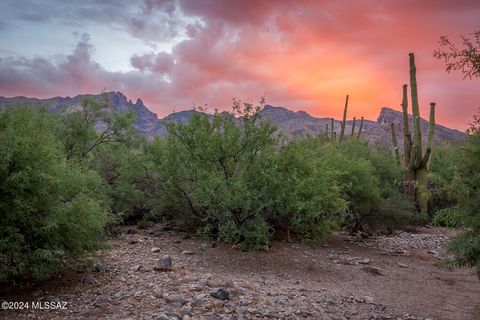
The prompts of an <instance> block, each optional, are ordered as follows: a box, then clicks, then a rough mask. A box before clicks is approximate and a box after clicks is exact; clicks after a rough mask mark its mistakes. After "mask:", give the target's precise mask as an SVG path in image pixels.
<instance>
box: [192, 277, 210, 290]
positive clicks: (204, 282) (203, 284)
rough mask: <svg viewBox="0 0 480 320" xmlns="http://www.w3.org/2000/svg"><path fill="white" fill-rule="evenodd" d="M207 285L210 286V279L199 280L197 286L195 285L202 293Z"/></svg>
mask: <svg viewBox="0 0 480 320" xmlns="http://www.w3.org/2000/svg"><path fill="white" fill-rule="evenodd" d="M207 284H208V278H202V279H200V280H198V282H197V284H196V285H195V288H196V289H197V290H199V291H200V290H202V289H203V288H205V287H206V286H207Z"/></svg>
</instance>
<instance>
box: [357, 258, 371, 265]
mask: <svg viewBox="0 0 480 320" xmlns="http://www.w3.org/2000/svg"><path fill="white" fill-rule="evenodd" d="M357 262H358V263H360V264H369V263H370V259H368V258H364V259H359V260H357Z"/></svg>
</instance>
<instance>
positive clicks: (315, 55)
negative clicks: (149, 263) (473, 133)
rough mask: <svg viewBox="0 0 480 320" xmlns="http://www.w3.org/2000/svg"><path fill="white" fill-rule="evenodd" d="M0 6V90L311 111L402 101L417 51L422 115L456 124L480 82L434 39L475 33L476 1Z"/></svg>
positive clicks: (370, 112) (168, 105)
mask: <svg viewBox="0 0 480 320" xmlns="http://www.w3.org/2000/svg"><path fill="white" fill-rule="evenodd" d="M132 2H135V1H130V0H118V1H114V0H103V1H102V0H84V1H61V0H58V1H56V0H38V1H33V0H14V1H10V0H3V1H2V2H1V4H0V96H5V97H13V96H19V95H22V96H27V97H38V98H47V97H52V96H75V95H77V94H84V93H99V92H101V91H102V90H103V89H105V90H107V91H122V92H123V93H124V94H125V95H127V97H129V98H130V99H132V100H135V99H136V98H141V99H142V100H143V101H144V103H145V105H147V106H148V107H149V108H150V109H151V110H152V111H154V112H155V113H157V114H158V116H159V117H163V116H165V115H167V114H169V113H171V112H172V111H173V110H174V109H175V110H176V111H180V110H185V109H190V108H191V107H192V106H193V105H204V104H207V105H208V107H209V108H210V109H213V108H219V109H228V108H229V106H230V105H231V99H232V98H233V97H237V98H240V99H244V100H253V101H258V100H259V98H260V97H261V96H262V95H265V96H266V99H267V103H269V104H272V105H275V106H285V107H288V108H289V109H292V110H305V111H307V112H309V113H310V114H312V115H314V116H317V117H328V116H334V117H336V118H339V117H340V116H341V113H342V109H343V103H344V98H345V94H347V93H348V94H350V111H349V115H350V116H351V117H353V116H357V117H360V116H365V117H366V118H369V119H373V120H374V119H376V117H377V116H378V113H379V111H380V108H381V107H382V106H389V107H392V108H394V109H400V102H401V92H402V84H403V83H408V79H409V74H408V53H409V52H414V53H415V57H416V62H417V79H418V84H419V88H418V89H419V98H420V103H421V112H422V116H424V117H426V115H427V108H428V103H429V102H430V101H434V102H436V103H437V122H439V123H443V124H445V125H447V126H450V127H455V128H458V129H461V130H464V129H465V128H466V127H467V123H468V122H469V121H470V119H471V117H472V115H473V114H474V113H476V112H477V110H478V108H479V107H480V79H478V78H477V79H473V80H470V79H465V80H464V79H463V75H462V74H460V73H455V72H452V73H450V74H448V73H446V72H445V68H444V65H443V62H441V61H438V60H436V59H435V58H433V55H432V54H433V51H434V49H436V48H438V40H439V37H440V36H442V35H447V36H449V37H450V39H451V40H453V41H454V42H456V43H458V44H460V43H461V39H460V38H459V36H460V35H468V34H471V33H473V32H474V31H478V30H480V1H474V0H471V1H462V0H456V1H442V0H436V1H418V0H417V1H413V0H411V1H410V0H402V1H381V0H371V1H322V0H318V1H307V0H296V1H272V0H265V1H262V0H258V1H253V0H252V1H246V0H245V1H243V0H225V1H222V0H189V1H188V0H185V1H183V0H178V1H175V0H145V1H138V2H135V4H132Z"/></svg>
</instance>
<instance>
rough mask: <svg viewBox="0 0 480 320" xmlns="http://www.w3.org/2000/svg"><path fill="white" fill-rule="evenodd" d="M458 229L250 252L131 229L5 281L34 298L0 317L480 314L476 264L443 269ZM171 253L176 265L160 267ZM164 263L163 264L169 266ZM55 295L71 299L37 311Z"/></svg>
mask: <svg viewBox="0 0 480 320" xmlns="http://www.w3.org/2000/svg"><path fill="white" fill-rule="evenodd" d="M453 234H454V231H452V230H449V229H443V228H428V229H427V228H422V229H419V230H417V232H415V233H407V232H401V233H397V234H396V235H394V236H389V237H387V236H382V237H374V238H369V239H359V238H357V237H347V236H346V235H344V234H341V233H334V234H332V237H331V240H330V242H329V243H327V244H325V245H323V246H318V247H311V246H308V245H306V244H302V243H287V242H284V241H277V242H273V243H272V246H271V248H270V250H268V251H265V252H241V251H238V250H236V249H234V248H231V246H229V245H227V244H224V243H215V242H206V241H203V240H201V239H199V238H197V237H194V236H189V235H186V234H182V233H176V232H172V231H165V230H164V229H162V226H160V225H157V226H155V227H152V228H151V229H149V230H142V231H139V230H134V229H128V230H127V229H125V232H124V234H122V236H121V237H120V239H117V240H112V241H110V248H109V249H108V250H105V251H104V252H98V253H97V254H96V256H95V262H94V264H93V267H72V268H71V269H70V270H68V271H66V272H65V273H63V274H62V275H61V276H60V277H59V278H58V279H54V280H51V281H48V282H46V283H43V284H41V285H39V286H37V287H35V288H30V289H23V290H18V289H12V288H2V289H0V290H2V291H1V292H0V297H1V300H2V301H10V302H14V301H16V302H29V309H24V310H3V311H0V318H4V319H159V320H160V319H448V320H452V319H462V320H463V319H480V281H479V280H478V279H477V278H476V275H475V273H474V271H473V270H472V269H454V270H448V269H447V268H444V267H442V262H443V260H445V259H447V258H448V257H447V256H445V246H446V243H447V242H448V239H449V237H451V236H452V235H453ZM165 255H168V256H169V257H170V258H171V260H172V267H171V270H168V271H162V270H155V265H156V260H158V259H159V258H161V257H162V256H165ZM164 259H167V260H168V258H166V257H165V258H164ZM164 262H165V261H162V263H164ZM167 262H168V261H167ZM162 263H160V262H157V267H163V268H168V263H167V265H165V264H163V265H162ZM161 265H162V266H161ZM72 266H73V264H72ZM75 266H76V264H75ZM227 298H228V299H227ZM34 302H35V303H36V305H35V308H36V309H35V310H33V309H32V307H33V303H34ZM46 302H54V303H53V306H54V307H55V308H58V307H63V302H66V303H67V305H66V309H55V310H41V309H38V308H39V307H44V308H45V307H46V306H47V304H46ZM51 305H52V304H50V306H51Z"/></svg>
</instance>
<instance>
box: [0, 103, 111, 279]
mask: <svg viewBox="0 0 480 320" xmlns="http://www.w3.org/2000/svg"><path fill="white" fill-rule="evenodd" d="M55 121H58V120H57V119H56V118H54V117H53V116H50V115H49V114H47V113H45V112H43V113H41V112H34V111H30V110H27V109H23V108H20V109H17V110H13V109H11V110H7V111H5V112H3V113H1V114H0V225H1V226H2V227H1V228H0V239H1V240H0V281H3V280H6V279H7V278H10V279H11V278H29V279H34V280H38V279H44V278H48V277H49V276H51V275H52V274H54V272H55V271H56V270H58V268H59V267H60V266H61V264H62V262H63V259H64V258H67V257H77V256H81V255H82V254H83V253H84V251H85V250H87V251H88V250H93V249H95V248H97V247H98V245H99V243H100V240H101V238H102V235H103V227H104V225H105V223H106V222H107V221H108V219H109V213H108V210H107V208H106V207H105V206H104V200H105V199H104V197H103V196H102V192H101V190H102V188H101V183H102V181H101V178H100V177H99V176H98V174H97V173H96V172H94V171H92V170H88V169H86V168H83V167H81V166H78V165H77V164H75V163H73V162H71V161H68V160H67V157H66V154H65V153H64V149H63V147H62V144H61V142H60V141H59V140H58V138H57V137H56V134H55Z"/></svg>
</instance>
